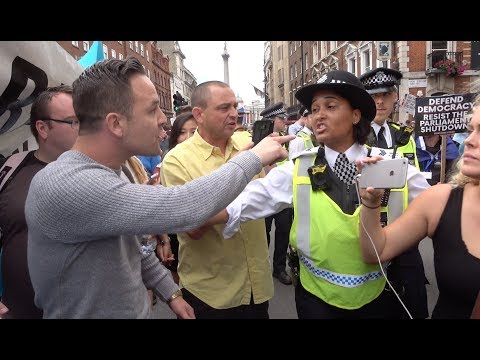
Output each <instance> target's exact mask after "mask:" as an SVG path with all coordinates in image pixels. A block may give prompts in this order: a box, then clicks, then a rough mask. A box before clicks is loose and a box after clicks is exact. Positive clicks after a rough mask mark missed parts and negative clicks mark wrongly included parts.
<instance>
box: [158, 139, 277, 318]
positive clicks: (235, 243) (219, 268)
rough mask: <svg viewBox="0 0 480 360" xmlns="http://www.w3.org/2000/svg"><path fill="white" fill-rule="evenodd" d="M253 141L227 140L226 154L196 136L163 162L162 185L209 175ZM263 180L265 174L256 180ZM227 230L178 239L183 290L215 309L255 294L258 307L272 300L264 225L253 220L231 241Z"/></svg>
mask: <svg viewBox="0 0 480 360" xmlns="http://www.w3.org/2000/svg"><path fill="white" fill-rule="evenodd" d="M250 141H251V140H250V139H249V138H248V137H246V136H239V135H233V136H232V137H231V138H230V139H229V140H228V143H227V147H226V149H225V154H222V152H221V151H220V149H219V148H218V147H215V146H212V145H210V144H209V143H207V142H206V141H205V140H203V138H202V137H201V136H200V135H199V134H198V132H195V134H194V135H193V136H192V137H191V138H189V139H188V140H186V141H184V142H183V143H181V144H178V145H177V146H176V147H175V148H174V149H172V150H171V151H169V152H168V153H167V155H166V156H165V158H164V159H163V165H162V171H161V176H162V184H164V185H165V186H174V185H182V184H185V183H187V182H189V181H191V180H193V179H195V178H198V177H200V176H203V175H206V174H209V173H210V172H212V171H213V170H215V169H217V168H219V167H220V166H222V165H223V164H225V163H226V162H227V161H228V160H229V159H231V158H232V157H233V156H234V155H235V154H236V153H238V151H239V150H241V149H242V148H243V147H244V146H245V145H246V144H248V143H249V142H250ZM264 175H265V174H264V172H263V170H262V172H261V173H260V174H259V175H257V176H256V177H255V178H257V177H259V176H261V177H263V176H264ZM255 178H254V179H255ZM225 181H228V178H227V179H225ZM205 196H216V194H205ZM172 211H175V209H172ZM179 216H181V214H179ZM223 227H224V225H216V226H214V227H212V228H211V229H209V230H208V231H207V232H206V233H205V234H204V235H203V236H202V238H201V239H199V240H193V239H191V238H190V237H189V236H188V235H187V234H186V233H180V234H178V241H179V244H180V246H179V263H178V274H179V276H180V282H181V286H182V287H184V288H186V289H187V290H188V291H190V292H191V293H192V294H194V295H195V296H196V297H198V298H199V299H200V300H202V301H203V302H205V303H207V304H208V305H210V306H211V307H213V308H216V309H228V308H232V307H236V306H240V305H247V304H249V303H250V296H251V294H252V293H253V299H254V302H255V303H256V304H259V303H262V302H265V301H267V300H269V299H271V298H272V296H273V280H272V274H271V267H270V260H269V253H268V248H267V239H266V233H265V221H264V220H263V219H259V220H252V221H248V222H246V223H244V224H242V225H241V226H240V231H239V232H237V233H236V234H235V235H234V236H233V237H232V238H230V239H226V240H225V239H224V238H223V236H222V231H223Z"/></svg>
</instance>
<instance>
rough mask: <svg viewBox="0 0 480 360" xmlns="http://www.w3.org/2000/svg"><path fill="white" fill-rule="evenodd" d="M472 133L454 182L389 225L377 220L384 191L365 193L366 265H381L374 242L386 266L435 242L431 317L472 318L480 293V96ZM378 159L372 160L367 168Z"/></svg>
mask: <svg viewBox="0 0 480 360" xmlns="http://www.w3.org/2000/svg"><path fill="white" fill-rule="evenodd" d="M468 131H469V136H468V137H467V138H466V139H465V151H464V153H463V156H462V157H461V158H460V160H459V162H458V164H457V170H456V173H455V175H454V176H453V178H452V180H451V181H450V183H448V184H438V185H435V186H432V187H431V188H429V189H427V190H425V191H424V192H422V193H421V194H420V195H419V196H418V197H417V198H416V199H415V200H414V201H413V202H412V203H411V204H410V205H409V206H408V208H407V210H406V212H405V213H404V214H403V215H402V216H400V217H399V218H398V219H397V220H396V221H394V222H393V223H391V224H390V225H388V226H386V227H384V228H381V227H380V225H379V222H378V217H379V210H380V209H379V207H380V200H381V197H382V194H383V190H380V189H373V188H367V189H366V191H365V190H363V191H361V197H362V203H363V204H364V206H362V208H361V221H362V222H361V224H360V233H361V246H362V251H363V256H364V260H365V261H366V262H367V263H376V262H377V261H378V260H377V256H376V254H375V250H374V248H373V246H372V243H371V242H370V238H371V240H372V241H373V243H374V244H375V248H376V250H377V251H378V254H379V257H380V260H381V261H382V262H384V261H388V260H390V259H391V258H392V257H395V256H397V255H399V254H401V253H402V252H403V251H405V250H407V249H408V248H410V247H411V246H413V245H415V244H417V243H419V242H420V241H421V240H422V239H423V238H424V237H426V236H429V237H430V238H432V242H433V248H434V252H435V257H434V265H435V273H436V277H437V282H438V289H439V296H438V300H437V304H436V306H435V309H434V310H433V313H432V318H464V319H467V318H470V316H471V314H472V310H473V309H474V305H475V301H476V299H477V295H478V293H479V290H480V242H479V241H478V234H479V233H480V222H479V221H478V219H479V218H480V205H479V204H480V185H479V181H480V97H477V99H476V100H475V102H474V104H473V114H472V117H471V120H470V122H469V124H468ZM377 160H378V159H376V158H368V159H366V160H364V164H365V163H366V164H369V163H374V162H376V161H377ZM357 166H358V167H359V168H361V167H362V164H361V163H360V162H357ZM363 166H368V165H363ZM406 229H408V230H406Z"/></svg>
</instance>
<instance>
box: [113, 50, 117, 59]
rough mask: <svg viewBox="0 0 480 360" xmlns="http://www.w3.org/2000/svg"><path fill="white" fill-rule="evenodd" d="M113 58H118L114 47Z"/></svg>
mask: <svg viewBox="0 0 480 360" xmlns="http://www.w3.org/2000/svg"><path fill="white" fill-rule="evenodd" d="M112 58H114V59H116V58H117V52H116V51H115V50H114V49H112Z"/></svg>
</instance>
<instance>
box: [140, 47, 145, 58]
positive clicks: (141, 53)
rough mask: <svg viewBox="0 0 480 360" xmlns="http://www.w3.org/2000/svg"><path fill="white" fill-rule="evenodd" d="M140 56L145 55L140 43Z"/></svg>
mask: <svg viewBox="0 0 480 360" xmlns="http://www.w3.org/2000/svg"><path fill="white" fill-rule="evenodd" d="M140 56H143V57H145V52H144V48H143V44H140Z"/></svg>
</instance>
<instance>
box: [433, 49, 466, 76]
mask: <svg viewBox="0 0 480 360" xmlns="http://www.w3.org/2000/svg"><path fill="white" fill-rule="evenodd" d="M447 59H448V60H452V61H455V62H456V63H457V64H459V65H460V64H462V62H463V52H453V51H443V50H438V51H434V52H432V53H430V54H428V55H427V70H425V75H429V74H435V73H440V72H443V71H442V70H440V69H437V68H436V67H435V64H436V63H438V62H439V61H440V60H447Z"/></svg>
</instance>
